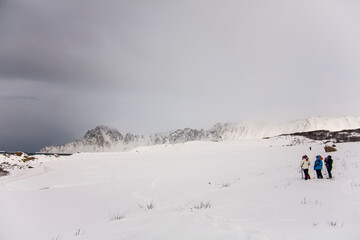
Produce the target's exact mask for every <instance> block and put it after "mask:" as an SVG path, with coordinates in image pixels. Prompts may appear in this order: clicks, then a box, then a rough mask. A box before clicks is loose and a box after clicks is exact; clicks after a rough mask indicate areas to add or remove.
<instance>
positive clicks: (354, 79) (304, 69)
mask: <svg viewBox="0 0 360 240" xmlns="http://www.w3.org/2000/svg"><path fill="white" fill-rule="evenodd" d="M359 12H360V3H359V2H356V1H346V2H340V1H335V0H330V1H323V0H316V1H282V0H276V1H235V0H234V1H232V0H226V1H215V0H197V1H186V0H185V1H159V0H154V1H143V0H131V1H130V0H129V1H115V0H108V1H96V0H77V1H73V0H61V1H52V0H28V1H23V0H0V84H1V87H0V111H1V113H6V114H2V115H1V117H0V148H7V149H10V148H12V149H13V150H14V148H16V149H17V150H18V147H21V148H24V149H37V150H38V149H40V148H41V147H43V146H45V145H52V144H60V143H64V142H66V141H68V140H72V139H73V138H79V137H81V136H82V135H83V134H84V133H85V132H86V130H88V129H89V128H92V127H94V126H96V125H98V124H109V125H110V126H112V127H116V128H119V129H120V130H121V131H122V132H127V131H132V132H135V133H140V134H143V133H144V134H147V133H151V132H154V131H166V130H170V129H174V128H181V127H198V128H201V127H203V128H205V127H210V126H211V124H213V123H215V122H218V121H238V120H242V119H249V118H262V119H264V118H279V119H284V118H286V119H293V118H298V117H308V116H314V115H336V116H338V115H344V114H351V115H353V114H359V112H358V111H357V110H355V109H358V105H359V104H360V99H359V97H358V94H357V92H356V91H357V89H358V88H359V87H360V81H358V79H359V78H360V69H359V67H358V66H359V65H360V46H359V44H358V43H359V42H360V28H358V26H357V23H358V22H360V15H359V14H358V13H359ZM1 136H7V137H1ZM4 139H6V140H4ZM17 142H18V145H16V143H17ZM30 142H31V146H30ZM26 143H29V144H28V145H27V144H26ZM11 146H13V147H11ZM34 146H37V147H34Z"/></svg>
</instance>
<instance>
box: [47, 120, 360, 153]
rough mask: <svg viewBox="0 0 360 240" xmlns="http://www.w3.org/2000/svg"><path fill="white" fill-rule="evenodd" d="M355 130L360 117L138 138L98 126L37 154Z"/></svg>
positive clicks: (230, 125)
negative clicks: (71, 140)
mask: <svg viewBox="0 0 360 240" xmlns="http://www.w3.org/2000/svg"><path fill="white" fill-rule="evenodd" d="M358 128H360V117H344V118H308V119H302V120H296V121H291V122H286V123H264V122H260V123H254V122H244V123H218V124H215V125H214V127H212V128H211V129H209V130H203V129H201V130H197V129H191V128H185V129H178V130H176V131H173V132H168V133H155V134H152V135H150V136H140V135H134V134H131V133H127V134H125V136H124V135H122V134H121V133H120V132H119V131H118V130H116V129H112V128H109V127H106V126H98V127H96V128H94V129H92V130H89V131H87V132H86V134H85V136H84V137H83V138H82V139H80V140H76V141H73V142H70V143H67V144H64V145H61V146H50V147H45V148H43V149H41V150H40V151H42V152H51V153H74V152H104V151H127V150H130V149H133V148H135V147H138V146H151V145H157V144H175V143H184V142H189V141H223V140H239V139H244V138H264V137H273V136H279V135H282V134H292V133H301V134H303V135H301V136H305V137H308V138H310V139H314V140H323V139H325V138H327V137H329V136H330V135H331V136H333V135H332V134H335V135H334V137H335V138H336V139H339V141H340V140H341V139H345V138H346V139H349V140H351V141H353V140H356V139H358V138H360V137H359V136H358V135H356V134H357V133H356V132H353V133H352V134H353V135H346V137H344V135H343V133H340V132H339V133H334V132H336V131H340V130H343V129H358ZM320 130H321V131H320ZM330 131H332V132H330ZM305 132H313V133H305ZM329 134H330V135H329ZM336 134H337V135H336ZM316 136H318V137H316ZM343 141H345V140H343ZM346 141H348V140H346Z"/></svg>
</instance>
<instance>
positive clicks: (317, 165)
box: [314, 155, 323, 179]
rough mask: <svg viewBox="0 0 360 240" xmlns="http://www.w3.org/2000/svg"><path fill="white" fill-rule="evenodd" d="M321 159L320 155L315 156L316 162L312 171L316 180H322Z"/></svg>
mask: <svg viewBox="0 0 360 240" xmlns="http://www.w3.org/2000/svg"><path fill="white" fill-rule="evenodd" d="M322 159H323V158H322V157H321V156H320V155H317V156H316V160H315V162H314V170H315V171H316V175H317V178H320V179H321V178H323V175H322V173H321V170H322V166H323V162H322Z"/></svg>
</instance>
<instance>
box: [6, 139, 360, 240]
mask: <svg viewBox="0 0 360 240" xmlns="http://www.w3.org/2000/svg"><path fill="white" fill-rule="evenodd" d="M292 139H293V138H277V139H276V140H274V139H267V140H242V141H224V142H217V143H215V142H188V143H185V144H176V145H157V146H152V147H141V148H137V149H134V150H132V151H129V152H122V153H81V154H74V155H73V156H71V157H61V158H60V159H57V160H52V161H47V162H44V163H43V164H42V165H40V166H39V167H36V168H33V169H27V170H21V171H16V172H12V174H11V175H10V176H6V177H1V178H0V194H1V198H0V199H1V200H0V239H4V240H23V239H27V240H52V239H58V240H60V239H61V240H68V239H74V240H76V239H79V240H80V239H86V240H95V239H96V240H113V239H141V240H147V239H157V240H158V239H164V240H169V239H181V240H183V239H187V240H191V239H194V240H198V239H227V240H229V239H253V240H258V239H259V240H260V239H261V240H263V239H274V240H275V239H276V240H278V239H327V240H331V239H334V240H335V239H336V240H338V239H347V240H355V239H356V240H357V239H359V236H360V228H359V226H360V175H359V172H360V171H359V167H360V144H359V143H344V144H338V146H337V148H338V152H335V153H333V154H332V156H333V159H334V170H333V174H334V176H335V179H333V180H328V179H322V180H318V179H315V173H314V171H313V170H311V171H310V174H311V176H312V179H311V180H309V181H305V180H301V175H300V172H299V163H300V160H301V156H302V155H303V154H308V156H309V157H310V160H311V161H312V163H313V161H314V158H315V155H317V154H322V155H323V156H326V155H327V154H325V152H324V150H323V144H320V143H319V142H309V141H308V140H305V139H301V140H302V142H303V144H300V145H296V146H287V145H288V144H289V143H290V142H291V141H292ZM309 146H311V147H312V151H309ZM151 202H152V203H153V205H154V206H155V207H154V208H153V209H150V210H149V209H147V207H146V205H150V203H151ZM201 202H203V203H208V202H209V203H210V205H211V207H210V208H202V209H196V206H199V205H200V203H201ZM140 206H142V207H140ZM117 217H118V218H122V219H119V220H114V218H117Z"/></svg>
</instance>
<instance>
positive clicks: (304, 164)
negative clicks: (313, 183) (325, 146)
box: [300, 155, 333, 180]
mask: <svg viewBox="0 0 360 240" xmlns="http://www.w3.org/2000/svg"><path fill="white" fill-rule="evenodd" d="M322 160H323V158H322V157H321V156H320V155H317V156H316V160H315V162H314V170H315V171H316V175H317V178H319V179H322V178H323V175H322V172H321V170H322V168H323V162H322ZM332 164H333V160H332V158H331V156H330V155H329V156H327V157H326V158H325V166H326V169H327V172H328V176H329V178H330V179H331V178H332V175H331V170H332ZM300 166H301V169H302V170H303V172H304V175H305V180H308V179H310V175H309V168H310V161H309V158H308V156H306V155H304V156H303V157H302V160H301V164H300Z"/></svg>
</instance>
